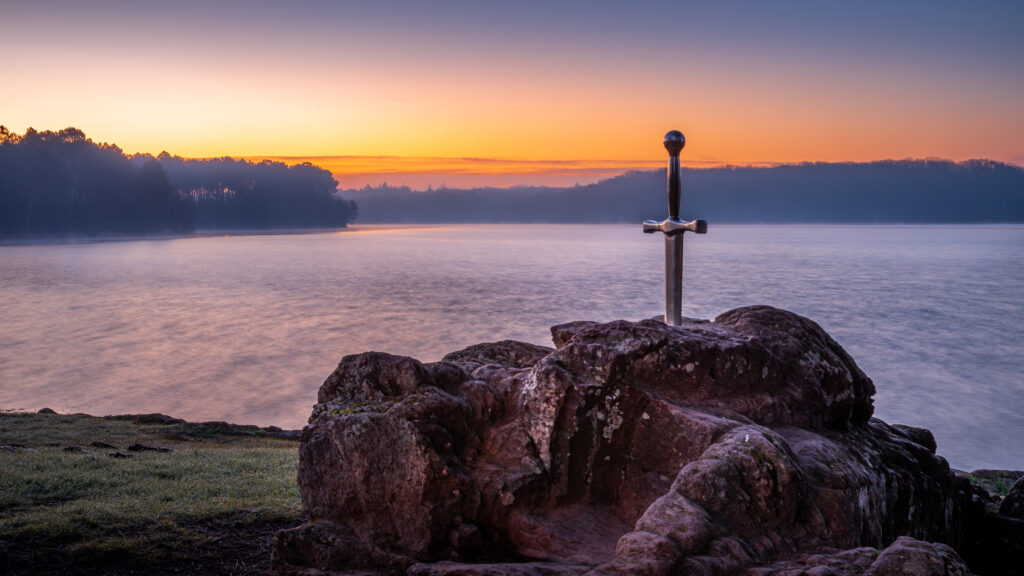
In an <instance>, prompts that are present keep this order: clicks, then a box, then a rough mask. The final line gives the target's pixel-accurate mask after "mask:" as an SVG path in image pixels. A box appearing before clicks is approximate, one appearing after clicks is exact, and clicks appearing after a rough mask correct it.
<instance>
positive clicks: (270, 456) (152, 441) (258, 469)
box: [0, 413, 303, 574]
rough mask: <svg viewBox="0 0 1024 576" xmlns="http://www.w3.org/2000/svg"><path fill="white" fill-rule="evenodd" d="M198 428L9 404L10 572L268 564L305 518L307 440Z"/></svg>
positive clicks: (3, 476) (1, 551) (1, 509)
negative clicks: (275, 545)
mask: <svg viewBox="0 0 1024 576" xmlns="http://www.w3.org/2000/svg"><path fill="white" fill-rule="evenodd" d="M187 426H188V425H187V424H184V423H176V424H136V423H133V422H131V421H118V420H109V419H102V418H95V417H92V416H86V415H70V416H68V415H53V414H25V413H0V446H6V447H7V448H3V449H0V572H3V573H12V574H14V573H69V574H71V573H89V572H96V571H102V572H105V573H131V572H136V571H139V570H142V571H154V570H159V571H160V572H162V573H172V574H173V573H229V572H233V573H260V572H262V571H265V569H266V566H267V564H268V561H269V538H270V536H271V535H272V533H273V532H274V531H275V530H276V529H277V528H282V527H287V526H294V525H296V524H300V523H301V522H302V521H303V512H302V507H301V503H300V499H299V492H298V487H297V485H296V482H295V478H296V468H297V465H298V443H297V442H295V441H292V440H282V439H277V438H271V437H267V436H266V435H261V434H254V433H252V431H251V430H248V429H247V430H246V431H244V432H243V433H241V434H238V433H233V432H232V431H231V430H230V429H226V430H225V431H224V432H223V433H221V434H213V433H210V432H209V431H208V430H204V433H203V434H202V435H198V436H197V435H189V434H188V433H187ZM94 442H101V443H106V444H110V445H112V446H114V447H115V448H101V447H94V446H92V443H94ZM133 444H145V445H147V446H154V447H162V448H171V449H172V450H173V451H171V452H148V451H147V452H129V451H127V448H128V447H129V446H131V445H133ZM68 446H77V447H80V448H81V449H82V450H81V451H65V448H66V447H68ZM114 452H119V453H122V454H130V455H131V457H130V458H114V457H111V455H110V454H111V453H114ZM263 556H266V557H265V558H264V557H263Z"/></svg>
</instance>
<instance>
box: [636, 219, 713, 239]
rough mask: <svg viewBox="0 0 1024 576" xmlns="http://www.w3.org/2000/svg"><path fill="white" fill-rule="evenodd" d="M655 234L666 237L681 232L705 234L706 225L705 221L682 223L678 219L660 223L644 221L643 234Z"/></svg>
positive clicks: (665, 220) (706, 230)
mask: <svg viewBox="0 0 1024 576" xmlns="http://www.w3.org/2000/svg"><path fill="white" fill-rule="evenodd" d="M655 232H664V233H665V235H666V236H675V235H676V234H682V233H683V232H693V233H694V234H707V233H708V223H707V220H691V221H689V222H683V221H682V220H679V219H678V218H666V219H664V220H662V221H661V222H658V221H657V220H644V234H653V233H655Z"/></svg>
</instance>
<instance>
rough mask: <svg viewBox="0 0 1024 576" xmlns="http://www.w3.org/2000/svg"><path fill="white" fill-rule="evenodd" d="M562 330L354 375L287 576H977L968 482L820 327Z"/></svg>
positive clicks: (761, 311)
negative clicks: (875, 399) (886, 410)
mask: <svg viewBox="0 0 1024 576" xmlns="http://www.w3.org/2000/svg"><path fill="white" fill-rule="evenodd" d="M552 335H553V340H554V343H555V345H556V348H555V349H549V348H544V347H539V346H534V345H531V344H523V343H519V342H511V341H504V342H497V343H493V344H478V345H476V346H472V347H470V348H467V349H465V350H462V351H459V352H455V353H453V354H450V355H448V356H447V357H446V358H445V359H444V360H443V361H441V362H435V363H428V364H424V363H421V362H418V361H417V360H414V359H412V358H404V357H398V356H392V355H389V354H383V353H379V352H369V353H365V354H359V355H355V356H348V357H346V358H344V359H342V361H341V363H340V364H339V366H338V368H337V370H335V372H334V373H333V374H332V375H331V376H330V377H329V378H328V379H327V381H326V382H324V384H323V386H322V387H321V389H320V392H319V398H318V403H317V404H316V406H315V407H314V409H313V413H312V416H311V417H310V422H309V425H308V426H307V427H306V428H305V429H304V430H303V432H302V439H301V448H300V465H299V478H298V480H299V487H300V490H301V493H302V499H303V503H304V505H305V507H306V509H307V511H308V513H309V516H310V518H311V522H310V523H309V524H306V525H304V526H301V527H298V528H295V529H293V530H289V531H283V532H281V533H279V535H278V539H277V542H276V546H275V552H274V559H273V562H272V572H273V573H274V574H278V575H286V574H310V575H311V574H320V575H324V574H355V573H359V574H370V573H372V574H416V575H438V576H440V575H454V574H466V575H477V576H484V575H497V574H509V575H510V574H515V575H524V576H526V575H538V576H539V575H546V576H551V575H557V576H562V575H565V576H570V575H580V574H593V575H613V574H615V575H618V574H637V575H640V574H643V575H662V574H664V575H668V574H694V575H725V574H750V575H753V574H758V575H766V574H779V575H783V574H792V575H797V574H818V575H865V576H866V575H876V576H880V575H890V574H893V575H894V574H935V575H954V574H968V573H969V570H968V568H967V565H966V564H964V562H963V560H962V559H961V555H960V554H958V553H957V550H959V551H960V552H961V554H962V555H964V556H965V557H967V558H968V560H969V561H970V560H971V558H970V555H971V551H973V550H976V549H978V548H977V546H974V545H973V544H972V543H973V540H972V539H973V538H976V537H975V536H972V535H971V529H972V526H974V525H976V524H977V523H978V522H980V521H981V520H979V518H981V517H983V516H984V514H985V513H984V510H983V504H982V503H981V502H980V501H979V499H978V498H977V497H976V494H975V493H974V489H973V488H972V486H971V485H970V482H969V481H968V480H966V479H964V478H958V477H957V476H955V475H954V474H952V473H951V472H950V469H949V466H948V464H947V463H946V461H945V460H944V459H943V458H941V457H939V456H936V455H935V440H934V438H933V437H932V435H931V433H930V432H928V431H927V430H921V429H916V428H910V427H905V426H890V425H888V424H886V423H884V422H881V421H879V420H877V419H873V418H872V417H871V416H872V412H873V407H872V395H873V394H874V386H873V385H872V383H871V380H870V379H869V378H868V377H867V376H865V374H864V373H863V372H862V371H861V370H860V369H859V368H858V367H857V365H856V363H855V362H854V361H853V359H852V358H850V356H849V355H848V354H847V353H846V352H845V351H844V350H843V349H842V348H841V347H840V346H839V345H838V344H837V343H836V342H835V341H834V340H833V339H832V338H831V337H829V335H828V334H826V333H825V332H824V331H823V330H822V329H821V328H820V327H819V326H818V325H817V324H815V323H814V322H812V321H810V320H808V319H806V318H802V317H800V316H797V315H795V314H792V313H789V312H785V311H782V310H777V309H774V308H770V307H767V306H756V307H749V308H741V309H737V310H733V311H730V312H727V313H725V314H722V315H721V316H719V317H718V318H716V319H715V321H714V322H707V321H692V322H691V323H688V324H686V325H684V326H681V327H670V326H666V325H665V324H663V323H661V322H658V321H655V320H649V321H642V322H637V323H633V322H625V321H617V322H610V323H606V324H598V323H593V322H575V323H571V324H565V325H561V326H555V327H554V328H552ZM986 553H990V551H986ZM986 562H989V563H991V560H990V559H985V558H982V559H980V560H979V561H978V564H979V565H985V566H987V564H985V563H986ZM976 570H977V568H976Z"/></svg>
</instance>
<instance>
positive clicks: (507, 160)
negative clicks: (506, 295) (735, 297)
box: [0, 1, 1024, 188]
mask: <svg viewBox="0 0 1024 576" xmlns="http://www.w3.org/2000/svg"><path fill="white" fill-rule="evenodd" d="M26 4H28V6H20V7H16V8H11V9H10V10H8V14H6V16H5V18H3V19H0V73H2V74H3V77H4V78H8V79H16V81H15V82H5V83H4V84H3V86H2V87H0V124H3V125H6V126H7V127H8V128H10V129H11V130H14V131H16V132H23V131H24V130H25V129H26V128H28V127H30V126H31V127H34V128H36V129H39V130H46V129H52V130H58V129H61V128H64V127H67V126H75V127H78V128H80V129H82V130H83V131H85V133H86V134H87V135H88V136H89V137H90V138H92V139H93V140H95V141H99V142H111V143H116V144H118V145H119V146H121V147H122V148H123V149H124V150H125V151H126V152H130V153H134V152H140V153H151V154H157V153H159V152H160V151H164V150H166V151H168V152H170V153H171V154H175V155H179V156H184V157H217V156H234V157H246V158H271V159H279V160H282V161H286V162H301V161H310V162H313V163H314V164H317V165H320V166H323V167H324V168H326V169H328V170H331V171H332V173H334V174H335V176H336V178H337V179H338V180H339V181H340V182H341V186H342V187H359V186H362V185H365V184H378V183H380V182H384V181H386V182H388V183H390V184H394V185H401V184H407V185H410V186H413V187H418V188H425V187H426V186H428V185H433V186H439V185H441V184H445V185H450V186H473V185H498V186H506V185H516V184H537V185H571V184H574V183H577V182H580V183H587V182H592V181H595V180H597V179H600V178H604V177H608V176H612V175H614V174H617V173H620V172H623V171H625V170H629V169H645V168H656V167H661V166H663V165H664V160H665V152H664V150H663V149H662V147H661V137H662V135H663V134H664V133H665V132H666V131H668V130H669V129H674V128H675V129H679V130H682V131H683V132H684V133H685V134H686V137H687V146H686V149H685V150H684V151H683V160H684V163H688V164H689V165H692V166H710V165H721V164H734V165H745V164H761V163H791V162H804V161H870V160H879V159H886V158H908V157H914V158H921V157H940V158H948V159H952V160H966V159H970V158H989V159H993V160H998V161H1004V162H1011V163H1017V164H1024V140H1022V136H1021V135H1022V134H1024V106H1021V104H1020V102H1022V101H1024V58H1021V55H1022V54H1024V41H1022V40H1021V35H1020V34H1018V33H1017V32H1018V31H1017V30H1016V29H1015V27H1014V26H1012V25H1011V24H1012V22H1014V21H1016V22H1019V21H1020V18H1019V16H1020V15H1021V9H1020V7H1019V6H1017V5H1015V4H1013V3H990V4H984V3H983V4H981V5H979V6H977V7H974V8H972V9H971V11H968V7H966V6H961V5H946V4H944V3H910V4H915V5H914V6H908V7H904V8H898V9H891V10H890V9H886V12H885V16H886V18H885V19H879V14H880V13H879V12H878V10H881V6H882V4H879V5H877V6H875V5H874V4H873V3H870V2H869V3H864V4H863V5H859V6H847V7H835V6H833V7H825V6H817V5H806V4H797V3H794V4H788V3H783V4H781V5H779V6H776V7H773V8H767V7H765V6H761V5H759V4H744V6H745V9H744V10H741V11H736V10H731V11H730V10H726V9H724V8H723V9H722V10H720V11H719V10H717V9H714V8H707V7H705V8H701V9H700V10H697V9H693V8H687V7H684V6H677V5H676V4H672V3H659V2H651V3H640V4H638V5H637V6H638V7H637V8H633V9H630V10H624V9H622V8H621V7H616V6H615V5H611V4H610V5H607V6H606V5H605V4H604V3H600V2H597V3H595V4H594V6H593V7H592V8H591V10H588V11H587V12H586V13H582V14H581V13H579V11H570V10H559V9H556V8H551V7H548V6H547V5H546V4H542V3H538V4H537V5H535V6H534V5H531V4H530V3H528V2H527V3H523V4H521V5H518V6H516V7H510V6H504V7H501V8H496V7H490V8H488V7H483V6H475V5H473V4H460V3H457V2H453V3H440V4H439V5H437V6H434V7H433V8H431V9H430V11H428V12H424V11H423V10H427V8H425V7H421V6H419V5H417V4H409V5H407V6H405V7H404V9H403V10H398V11H387V10H384V9H383V8H380V9H378V8H373V7H368V6H360V5H358V4H355V5H353V4H348V3H344V2H343V3H328V2H309V3H299V4H298V5H296V8H295V9H289V8H288V7H287V5H286V4H284V3H279V2H269V1H268V2H254V3H250V4H246V6H247V7H250V6H251V10H249V11H247V12H245V14H238V13H236V12H234V11H233V10H232V9H234V8H238V5H237V3H231V2H218V3H212V5H207V4H204V3H198V2H182V3H181V4H180V5H176V6H174V7H152V6H137V5H136V4H135V3H129V2H118V1H109V2H99V3H97V5H95V6H91V7H89V8H88V9H86V8H84V7H83V5H81V4H79V3H72V2H58V1H52V2H51V1H40V2H38V3H26ZM726 4H730V3H726ZM298 7H301V8H302V9H299V8H298ZM732 8H735V7H732ZM531 9H532V10H533V11H532V12H531ZM666 16H667V18H666ZM43 31H46V33H45V34H44V33H42V32H43ZM65 38H66V40H65Z"/></svg>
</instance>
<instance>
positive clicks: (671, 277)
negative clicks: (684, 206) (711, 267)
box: [665, 234, 683, 326]
mask: <svg viewBox="0 0 1024 576" xmlns="http://www.w3.org/2000/svg"><path fill="white" fill-rule="evenodd" d="M665 323H666V324H668V325H669V326H679V325H680V324H682V323H683V235H682V234H675V235H673V236H669V235H666V236H665Z"/></svg>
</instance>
